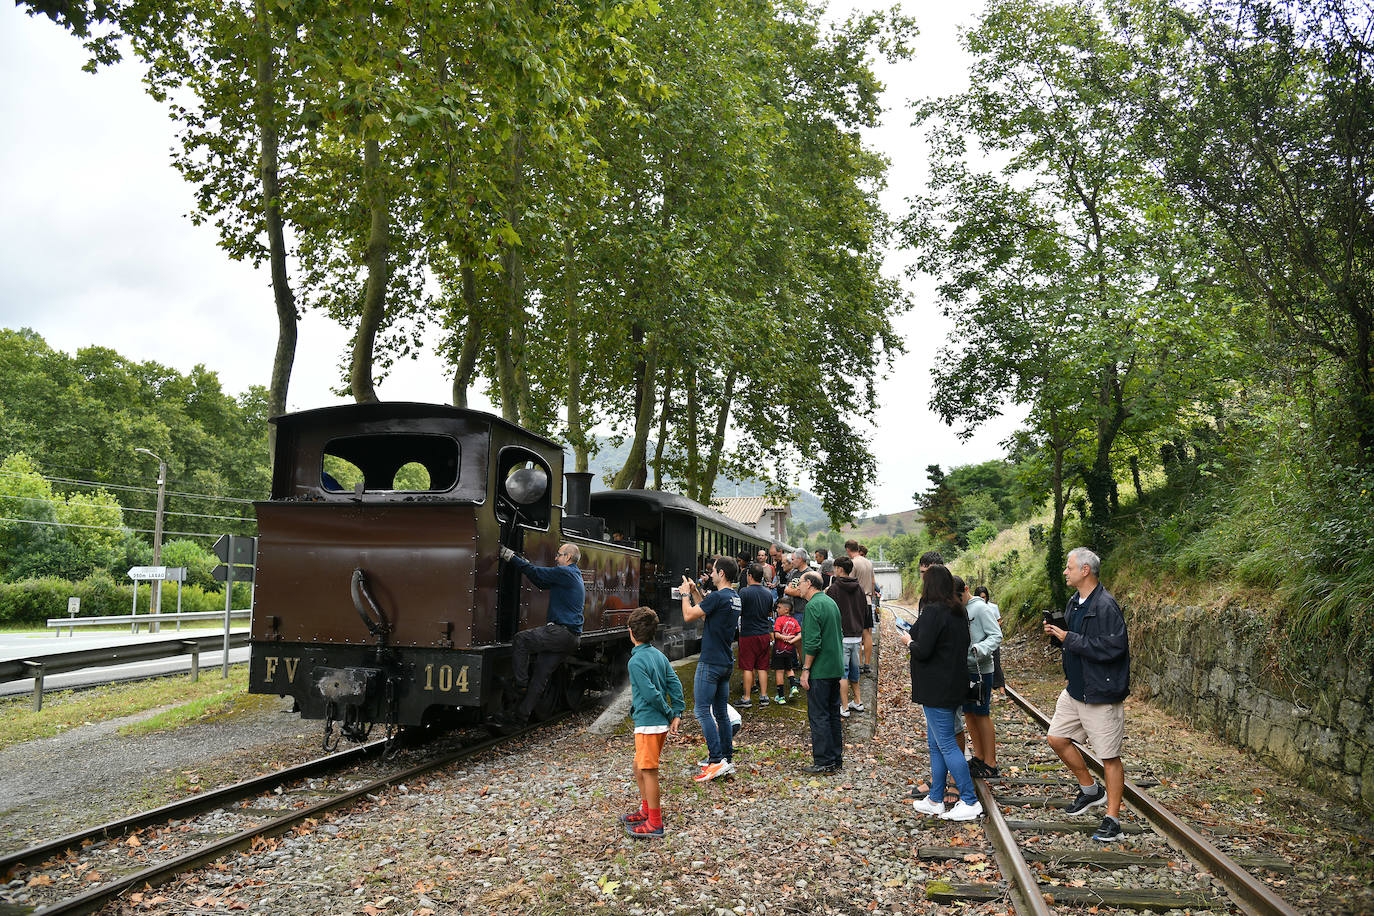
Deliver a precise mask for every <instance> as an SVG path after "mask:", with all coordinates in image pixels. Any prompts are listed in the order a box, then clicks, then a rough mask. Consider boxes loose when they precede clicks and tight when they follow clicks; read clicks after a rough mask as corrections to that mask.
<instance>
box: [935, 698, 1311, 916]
mask: <svg viewBox="0 0 1374 916" xmlns="http://www.w3.org/2000/svg"><path fill="white" fill-rule="evenodd" d="M1006 695H1007V698H1008V699H1010V700H1011V701H1012V702H1013V703H1014V704H1015V705H1016V707H1018V708H1019V710H1020V711H1021V712H1022V713H1023V714H1024V718H1019V719H1014V720H1012V721H1009V719H1008V717H1007V716H1006V715H1005V714H1004V715H1003V716H1002V717H1001V718H1000V719H999V721H998V723H997V730H998V735H997V738H998V748H999V751H1001V752H1002V754H1001V756H1004V757H1007V758H1010V757H1011V756H1015V757H1017V758H1018V759H1023V760H1026V761H1027V765H1026V766H1025V767H1023V768H1020V772H1021V773H1022V774H1028V775H1018V776H1007V775H1006V774H1005V771H1004V776H1003V778H1002V779H999V780H993V781H992V783H989V782H988V781H985V780H981V779H979V780H975V787H976V789H977V791H978V797H979V800H980V801H981V802H982V804H983V809H984V811H985V812H987V816H986V817H985V819H984V827H985V830H986V833H987V837H988V841H989V843H990V845H991V847H992V851H993V856H994V858H995V860H996V863H997V865H998V867H999V869H1000V870H1001V874H1002V877H1003V879H1004V881H1005V887H1003V886H999V885H998V884H993V883H968V884H948V883H944V882H935V883H932V884H931V885H928V886H927V889H926V895H927V897H928V898H929V899H932V900H935V901H937V902H941V903H946V904H955V903H956V902H961V903H964V904H970V903H975V902H988V901H994V900H999V899H1003V898H1004V897H1005V896H1007V895H1010V897H1011V902H1012V905H1013V908H1014V909H1015V911H1016V912H1017V913H1018V914H1022V916H1029V914H1038V916H1043V914H1049V913H1053V912H1056V911H1059V910H1065V909H1068V908H1082V907H1095V908H1096V909H1094V910H1093V912H1102V911H1104V910H1108V909H1118V910H1156V911H1167V910H1188V911H1192V912H1197V911H1211V912H1223V913H1234V912H1242V913H1253V914H1266V916H1269V914H1274V916H1277V914H1284V916H1295V914H1296V913H1297V910H1295V909H1294V908H1293V907H1292V906H1290V905H1289V904H1288V903H1286V902H1285V901H1284V900H1283V899H1282V898H1280V897H1279V896H1278V895H1277V894H1275V893H1274V892H1273V891H1272V890H1270V888H1269V887H1268V886H1267V885H1265V884H1264V882H1263V881H1261V880H1260V879H1258V878H1257V877H1255V875H1254V874H1252V873H1251V871H1250V870H1249V869H1255V870H1269V871H1274V872H1290V873H1291V871H1292V866H1291V864H1289V863H1287V862H1284V861H1283V860H1280V859H1274V858H1269V857H1258V856H1252V855H1247V854H1245V852H1244V851H1243V850H1238V849H1230V850H1228V848H1227V847H1228V846H1232V845H1235V844H1233V843H1232V842H1231V841H1232V840H1234V839H1237V838H1236V837H1228V836H1226V835H1225V834H1224V833H1222V834H1215V835H1213V836H1210V837H1209V836H1205V835H1203V834H1202V833H1201V832H1199V831H1198V830H1195V829H1194V828H1192V827H1191V826H1189V825H1188V824H1187V823H1185V822H1184V821H1183V820H1182V819H1181V818H1179V817H1178V816H1177V815H1176V814H1174V813H1173V812H1171V811H1170V810H1169V809H1168V808H1167V807H1165V806H1164V805H1163V804H1161V803H1160V802H1159V801H1158V800H1156V799H1155V798H1154V797H1152V796H1151V795H1150V794H1149V793H1148V792H1147V791H1146V788H1147V786H1148V785H1151V784H1152V783H1149V782H1148V781H1146V780H1141V782H1139V783H1137V782H1133V781H1132V780H1130V779H1127V781H1126V790H1125V795H1124V801H1123V805H1122V817H1121V823H1122V826H1123V828H1124V829H1125V831H1126V838H1125V841H1124V842H1122V843H1116V844H1110V845H1109V846H1108V847H1107V848H1101V844H1097V843H1095V842H1094V841H1092V840H1091V839H1089V838H1088V835H1089V834H1090V833H1092V831H1093V830H1094V829H1095V827H1096V826H1097V824H1098V821H1099V819H1100V815H1101V809H1089V810H1090V811H1093V812H1094V816H1092V817H1088V816H1086V815H1080V816H1079V817H1077V818H1074V817H1070V816H1059V817H1053V816H1048V817H1047V816H1044V815H1043V814H1041V813H1042V812H1051V811H1054V810H1057V809H1062V808H1064V807H1065V806H1067V804H1068V803H1069V800H1070V799H1069V797H1068V795H1067V794H1066V793H1065V792H1064V785H1065V780H1064V776H1063V773H1064V772H1065V771H1064V769H1063V765H1062V764H1061V763H1060V762H1059V759H1058V757H1057V756H1055V754H1054V752H1053V751H1052V750H1051V749H1050V747H1049V745H1048V744H1047V743H1046V742H1045V740H1044V733H1045V731H1046V730H1047V729H1048V728H1049V719H1048V718H1047V717H1046V716H1045V715H1044V714H1043V713H1042V712H1040V710H1038V709H1036V708H1035V706H1033V705H1032V704H1031V703H1030V702H1029V701H1027V700H1026V699H1025V698H1024V697H1022V696H1021V695H1020V694H1018V693H1017V692H1016V691H1014V690H1013V689H1011V688H1010V687H1008V688H1007V691H1006ZM1002 706H1003V708H1004V709H1005V708H1006V704H1002ZM1004 748H1005V749H1006V750H1003V749H1004ZM1011 748H1015V750H1014V751H1013V750H1010V749H1011ZM1083 756H1084V759H1085V760H1087V762H1088V766H1089V767H1090V768H1091V769H1093V770H1094V771H1095V772H1096V773H1097V774H1098V775H1099V777H1100V776H1101V774H1102V763H1101V761H1100V760H1099V759H1098V758H1097V757H1095V756H1094V755H1092V754H1091V753H1089V752H1088V751H1087V750H1084V751H1083ZM1042 772H1043V773H1044V774H1045V775H1044V776H1037V775H1035V774H1037V773H1042ZM1046 777H1049V778H1046ZM1047 791H1048V792H1049V793H1051V794H1045V793H1046V792H1047ZM1037 815H1040V816H1037ZM1239 839H1242V840H1243V839H1244V837H1240V838H1239ZM1094 847H1097V848H1094ZM918 854H919V855H920V857H921V858H923V859H928V860H959V859H962V860H964V861H967V860H968V857H969V856H970V855H971V854H972V855H976V853H972V852H971V850H970V849H968V848H967V847H922V848H920V849H919V850H918ZM1165 874H1167V875H1169V876H1170V877H1169V879H1168V880H1157V876H1160V875H1165ZM1187 874H1192V875H1193V876H1194V878H1195V880H1194V881H1193V882H1192V884H1193V887H1192V888H1191V889H1180V888H1179V887H1178V886H1177V885H1178V884H1179V881H1178V880H1177V876H1178V875H1187ZM1123 875H1124V876H1125V877H1124V878H1123V877H1122V876H1123ZM1152 876H1156V877H1155V878H1152Z"/></svg>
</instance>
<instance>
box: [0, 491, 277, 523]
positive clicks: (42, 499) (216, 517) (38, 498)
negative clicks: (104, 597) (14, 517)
mask: <svg viewBox="0 0 1374 916" xmlns="http://www.w3.org/2000/svg"><path fill="white" fill-rule="evenodd" d="M0 499H31V500H33V501H34V502H40V503H55V504H57V505H59V506H85V507H86V508H88V509H119V510H121V511H123V512H146V513H147V514H149V515H155V514H157V510H156V509H139V508H135V507H133V506H105V505H101V504H100V503H74V502H70V501H69V500H65V499H48V498H46V497H43V496H17V495H15V494H13V493H0ZM162 514H163V515H180V516H182V517H183V518H209V519H214V520H216V521H222V522H251V521H252V519H250V518H246V517H244V516H242V515H201V514H200V513H198V512H176V511H173V510H171V509H164V510H163V512H162Z"/></svg>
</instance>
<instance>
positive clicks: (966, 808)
mask: <svg viewBox="0 0 1374 916" xmlns="http://www.w3.org/2000/svg"><path fill="white" fill-rule="evenodd" d="M982 816H983V803H982V802H974V803H973V804H971V805H966V804H964V800H963V799H962V798H961V799H959V803H958V804H957V805H955V806H954V807H953V808H950V809H949V811H948V812H946V813H944V814H941V815H940V817H941V818H943V819H944V820H947V821H973V820H977V819H978V818H980V817H982Z"/></svg>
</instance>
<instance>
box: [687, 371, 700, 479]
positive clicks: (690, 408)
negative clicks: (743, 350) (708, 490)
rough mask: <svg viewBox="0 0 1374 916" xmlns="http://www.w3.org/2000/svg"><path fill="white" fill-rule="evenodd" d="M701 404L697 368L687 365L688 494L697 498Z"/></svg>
mask: <svg viewBox="0 0 1374 916" xmlns="http://www.w3.org/2000/svg"><path fill="white" fill-rule="evenodd" d="M699 412H700V405H699V404H698V403H697V368H696V366H688V367H687V495H688V496H690V497H691V498H692V499H696V494H697V490H698V489H699V484H700V479H699V478H698V476H697V474H698V470H699V467H698V466H699V462H700V453H699V451H698V449H697V419H698V416H699Z"/></svg>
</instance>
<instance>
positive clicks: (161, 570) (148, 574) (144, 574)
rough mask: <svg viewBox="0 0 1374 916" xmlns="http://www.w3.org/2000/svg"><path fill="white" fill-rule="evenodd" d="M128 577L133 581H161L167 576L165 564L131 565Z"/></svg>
mask: <svg viewBox="0 0 1374 916" xmlns="http://www.w3.org/2000/svg"><path fill="white" fill-rule="evenodd" d="M129 578H130V579H133V580H134V581H135V582H161V581H163V580H165V579H166V578H167V567H166V566H131V567H129Z"/></svg>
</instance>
